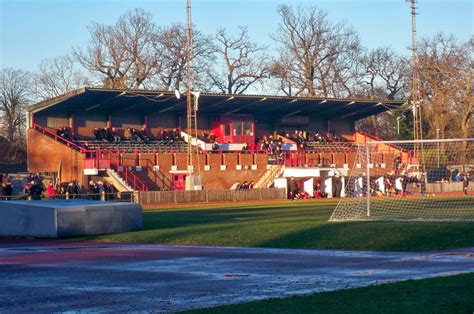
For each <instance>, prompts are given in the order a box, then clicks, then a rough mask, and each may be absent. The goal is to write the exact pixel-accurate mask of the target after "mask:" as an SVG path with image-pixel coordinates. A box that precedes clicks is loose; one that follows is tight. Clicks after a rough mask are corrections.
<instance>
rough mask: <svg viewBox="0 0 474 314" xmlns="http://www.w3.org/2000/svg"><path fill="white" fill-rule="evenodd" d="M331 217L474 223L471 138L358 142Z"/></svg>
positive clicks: (473, 140)
mask: <svg viewBox="0 0 474 314" xmlns="http://www.w3.org/2000/svg"><path fill="white" fill-rule="evenodd" d="M345 182H346V185H345V193H344V194H345V195H344V197H343V198H341V200H340V201H339V203H338V205H337V207H336V209H335V210H334V212H333V213H332V215H331V218H330V219H329V221H336V222H337V221H356V220H421V221H467V220H470V221H474V138H466V139H447V140H423V141H371V142H367V143H362V144H358V146H357V156H356V158H355V162H354V164H353V165H350V169H349V171H348V173H347V176H346V177H345Z"/></svg>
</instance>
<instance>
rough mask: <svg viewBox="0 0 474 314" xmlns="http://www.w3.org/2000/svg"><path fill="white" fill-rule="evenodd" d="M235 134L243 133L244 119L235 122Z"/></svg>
mask: <svg viewBox="0 0 474 314" xmlns="http://www.w3.org/2000/svg"><path fill="white" fill-rule="evenodd" d="M234 135H242V121H235V122H234Z"/></svg>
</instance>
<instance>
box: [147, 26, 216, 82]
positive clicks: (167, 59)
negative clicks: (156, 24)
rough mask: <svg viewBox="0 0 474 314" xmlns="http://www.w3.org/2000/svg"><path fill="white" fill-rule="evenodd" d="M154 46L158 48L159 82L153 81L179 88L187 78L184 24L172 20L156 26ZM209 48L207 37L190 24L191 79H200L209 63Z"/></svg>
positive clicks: (156, 65) (156, 68) (157, 70)
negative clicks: (167, 23)
mask: <svg viewBox="0 0 474 314" xmlns="http://www.w3.org/2000/svg"><path fill="white" fill-rule="evenodd" d="M154 49H155V50H156V51H160V52H161V55H160V58H159V61H158V62H157V63H156V64H155V72H156V76H157V78H158V82H155V85H156V86H158V87H159V88H161V89H164V90H170V89H176V90H180V88H181V85H182V84H183V82H185V80H186V28H185V26H184V25H182V24H174V25H171V26H168V27H163V28H161V29H160V30H159V36H158V39H157V41H156V42H155V43H154ZM211 52H212V46H211V41H210V38H209V37H207V36H204V35H203V34H201V32H199V30H197V29H196V28H195V27H193V55H192V56H191V63H192V67H193V69H192V72H193V73H194V75H195V77H194V79H195V80H196V81H199V78H200V77H201V75H202V74H203V73H204V72H205V68H206V67H207V66H208V61H209V59H210V55H211Z"/></svg>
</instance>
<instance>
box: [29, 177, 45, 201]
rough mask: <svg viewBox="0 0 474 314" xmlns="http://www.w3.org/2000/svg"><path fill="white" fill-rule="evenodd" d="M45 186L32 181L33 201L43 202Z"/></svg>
mask: <svg viewBox="0 0 474 314" xmlns="http://www.w3.org/2000/svg"><path fill="white" fill-rule="evenodd" d="M43 190H44V189H43V184H42V183H36V182H35V181H31V188H30V195H31V199H33V200H41V194H42V193H43Z"/></svg>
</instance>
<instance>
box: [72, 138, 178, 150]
mask: <svg viewBox="0 0 474 314" xmlns="http://www.w3.org/2000/svg"><path fill="white" fill-rule="evenodd" d="M76 143H77V144H78V145H80V146H82V147H84V148H86V149H88V150H111V151H120V152H123V153H133V152H140V153H151V152H153V151H154V152H157V153H172V152H186V148H187V143H186V142H184V141H182V140H178V141H173V142H170V141H164V140H151V141H147V142H132V141H120V142H117V143H114V142H112V143H104V142H101V141H96V140H92V141H84V140H82V141H76Z"/></svg>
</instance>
